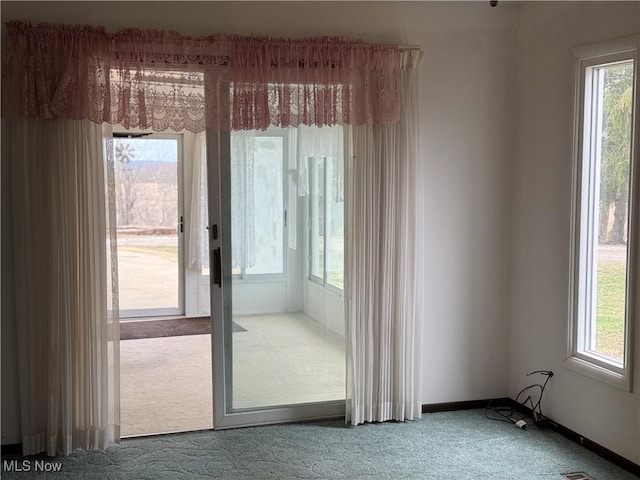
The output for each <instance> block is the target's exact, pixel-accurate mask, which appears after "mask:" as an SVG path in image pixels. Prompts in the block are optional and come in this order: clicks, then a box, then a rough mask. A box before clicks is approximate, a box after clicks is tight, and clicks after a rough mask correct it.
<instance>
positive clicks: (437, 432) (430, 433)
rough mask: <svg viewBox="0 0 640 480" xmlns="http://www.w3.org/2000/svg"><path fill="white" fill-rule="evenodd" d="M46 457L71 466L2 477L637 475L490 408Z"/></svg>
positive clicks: (149, 440) (511, 478) (155, 441)
mask: <svg viewBox="0 0 640 480" xmlns="http://www.w3.org/2000/svg"><path fill="white" fill-rule="evenodd" d="M11 458H12V457H3V460H10V459H11ZM13 458H19V457H13ZM41 459H43V460H44V461H46V462H62V465H61V472H60V473H52V474H49V475H47V474H44V475H43V474H42V473H41V472H40V473H37V472H34V471H33V469H32V470H31V471H30V472H26V473H11V472H7V471H4V472H3V473H2V477H3V478H5V479H10V478H20V479H28V478H65V479H149V480H157V479H165V478H166V479H176V480H179V479H206V478H224V479H291V480H295V479H367V480H386V479H393V480H396V479H420V480H427V479H433V480H478V479H483V480H484V479H486V480H541V479H544V480H562V479H563V477H562V475H563V474H566V473H571V472H585V473H587V474H589V475H590V476H591V477H592V478H594V479H595V480H632V479H635V478H636V477H635V476H633V475H632V474H630V473H628V472H626V471H624V470H622V469H620V468H618V467H616V466H615V465H613V464H611V463H609V462H608V461H606V460H604V459H603V458H601V457H599V456H597V455H595V454H593V453H591V452H590V451H588V450H586V449H584V448H582V447H581V446H579V445H577V444H575V443H572V442H570V441H569V440H567V439H565V438H564V437H562V436H560V435H559V434H557V433H555V432H552V431H548V430H541V429H539V428H536V427H535V426H531V427H529V428H528V429H527V430H519V429H517V428H515V427H514V426H512V425H510V424H506V423H500V422H494V421H491V420H488V419H486V418H485V417H484V411H483V410H468V411H460V412H443V413H433V414H428V415H425V416H423V418H422V420H419V421H414V422H406V423H393V422H387V423H382V424H367V425H362V426H358V427H348V426H345V425H344V422H342V421H324V422H316V423H302V424H292V425H272V426H264V427H252V428H242V429H237V430H225V431H205V432H197V433H186V434H174V435H163V436H155V437H143V438H136V439H129V440H123V441H122V443H121V444H120V445H114V446H112V447H109V448H108V449H107V450H106V451H103V452H77V453H74V454H73V455H71V456H69V457H58V458H52V459H48V458H44V457H42V458H41ZM20 460H22V459H21V458H20ZM33 460H35V459H32V461H33Z"/></svg>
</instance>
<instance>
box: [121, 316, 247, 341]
mask: <svg viewBox="0 0 640 480" xmlns="http://www.w3.org/2000/svg"><path fill="white" fill-rule="evenodd" d="M246 331H247V330H246V329H245V328H242V327H241V326H240V325H238V324H237V323H236V322H233V332H234V333H236V332H246ZM209 334H211V319H210V318H209V317H197V318H172V319H170V320H146V321H141V322H135V321H133V322H126V321H123V322H120V340H136V339H140V338H160V337H180V336H182V335H209Z"/></svg>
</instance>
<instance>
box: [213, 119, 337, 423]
mask: <svg viewBox="0 0 640 480" xmlns="http://www.w3.org/2000/svg"><path fill="white" fill-rule="evenodd" d="M325 133H326V132H325ZM305 134H306V137H308V133H307V132H305ZM335 134H336V135H341V134H342V133H341V130H336V131H335ZM306 137H305V135H299V130H297V129H275V128H270V129H267V130H266V131H260V132H258V131H248V132H233V133H231V134H220V135H217V134H209V136H208V142H209V149H208V151H209V159H208V160H209V172H210V175H209V181H210V192H212V194H211V195H210V242H211V252H212V255H211V258H212V266H211V269H212V272H211V273H212V275H211V279H212V285H211V301H212V314H213V323H214V346H213V358H214V425H215V428H226V427H232V426H240V425H252V424H262V423H274V422H284V421H293V420H302V419H310V418H323V417H335V416H341V415H344V399H345V385H346V380H345V372H346V368H345V339H344V302H343V295H342V290H341V289H340V288H335V286H333V287H332V286H330V285H329V283H328V282H327V283H326V285H325V284H324V283H319V282H318V281H317V279H316V278H315V277H316V275H315V274H314V273H313V272H312V267H311V265H312V264H311V263H310V261H309V259H310V255H311V252H310V245H311V244H313V242H312V241H311V229H310V228H309V226H310V225H312V224H319V223H322V224H324V222H325V221H326V220H327V215H326V214H323V213H321V212H319V211H316V210H314V208H312V205H311V202H312V196H311V195H310V192H311V190H312V189H310V184H309V182H310V180H311V179H313V177H314V174H313V173H312V172H311V171H310V169H309V167H310V166H311V165H315V163H314V162H315V160H314V159H313V158H312V157H311V156H308V155H306V154H305V155H304V158H301V157H300V146H301V145H300V143H301V142H303V141H305V140H304V139H305V138H306ZM316 140H317V139H316ZM325 157H326V155H325ZM314 158H315V157H314ZM341 161H342V157H341V155H340V158H336V159H334V158H332V159H331V162H332V163H331V165H334V164H336V163H337V162H341ZM332 168H333V167H332ZM322 181H323V182H324V183H325V184H326V183H327V181H326V179H325V177H323V180H322ZM341 181H342V177H341V176H335V177H333V183H331V182H330V183H331V188H333V189H335V188H341V187H338V183H339V182H341ZM332 198H333V199H337V198H338V197H337V196H332ZM341 209H342V204H340V205H337V206H334V207H333V212H338V211H340V212H341ZM332 215H333V213H332ZM340 218H342V217H340ZM335 223H336V222H335V221H334V222H333V224H332V225H335ZM338 233H341V230H340V228H333V230H332V238H331V239H327V240H325V239H324V238H320V237H318V235H319V233H318V232H316V231H314V234H313V235H315V238H316V240H315V241H316V242H317V239H318V238H320V241H321V242H322V244H323V245H329V247H328V248H333V249H334V250H335V249H336V248H338V249H339V248H341V245H342V243H341V241H340V239H336V238H334V237H336V236H337V235H338ZM331 246H332V247H331ZM340 258H341V257H340ZM338 264H339V266H338ZM332 265H334V266H335V268H339V269H341V268H342V267H341V265H342V262H341V261H340V262H335V261H334V262H333V263H332ZM336 275H338V276H341V272H337V273H336ZM335 278H337V277H335ZM333 283H334V284H338V283H339V282H336V281H334V282H333ZM340 285H341V284H340Z"/></svg>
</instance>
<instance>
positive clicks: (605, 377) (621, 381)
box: [562, 356, 631, 392]
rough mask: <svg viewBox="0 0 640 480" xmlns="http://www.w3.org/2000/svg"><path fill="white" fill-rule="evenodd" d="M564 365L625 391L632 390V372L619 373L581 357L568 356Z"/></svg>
mask: <svg viewBox="0 0 640 480" xmlns="http://www.w3.org/2000/svg"><path fill="white" fill-rule="evenodd" d="M562 366H563V367H564V368H567V369H569V370H572V371H574V372H576V373H580V374H581V375H585V376H587V377H590V378H592V379H594V380H597V381H599V382H602V383H606V384H607V385H610V386H612V387H615V388H617V389H619V390H622V391H624V392H631V372H629V371H628V370H627V371H626V372H625V373H624V374H621V373H617V372H614V371H612V370H609V369H608V368H605V367H602V366H600V365H596V364H595V363H591V362H589V361H588V360H585V359H582V358H579V357H574V356H571V357H568V358H567V359H565V360H564V362H562Z"/></svg>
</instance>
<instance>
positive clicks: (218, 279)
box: [213, 247, 222, 288]
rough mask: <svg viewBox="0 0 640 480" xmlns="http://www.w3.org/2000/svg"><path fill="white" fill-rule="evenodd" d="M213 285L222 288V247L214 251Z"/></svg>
mask: <svg viewBox="0 0 640 480" xmlns="http://www.w3.org/2000/svg"><path fill="white" fill-rule="evenodd" d="M213 283H215V284H216V285H218V287H219V288H222V259H221V258H220V247H218V248H216V249H214V250H213Z"/></svg>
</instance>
